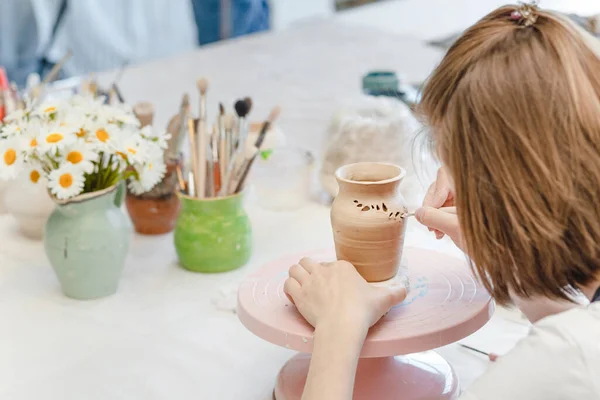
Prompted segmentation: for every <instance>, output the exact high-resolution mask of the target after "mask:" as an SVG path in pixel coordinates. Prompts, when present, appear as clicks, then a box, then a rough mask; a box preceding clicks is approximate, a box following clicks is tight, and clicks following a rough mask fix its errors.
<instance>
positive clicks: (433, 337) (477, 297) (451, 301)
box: [238, 247, 494, 357]
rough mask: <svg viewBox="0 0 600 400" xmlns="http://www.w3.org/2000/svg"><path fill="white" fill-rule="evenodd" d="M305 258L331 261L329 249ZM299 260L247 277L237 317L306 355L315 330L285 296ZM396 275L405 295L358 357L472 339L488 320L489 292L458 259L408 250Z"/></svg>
mask: <svg viewBox="0 0 600 400" xmlns="http://www.w3.org/2000/svg"><path fill="white" fill-rule="evenodd" d="M307 256H309V257H312V258H313V259H315V260H317V261H332V260H335V252H334V251H332V250H328V251H318V252H313V253H311V254H307ZM301 257H302V256H301V255H300V256H289V257H285V258H282V259H279V260H277V261H275V262H272V263H270V264H269V265H267V266H265V267H264V268H262V269H260V270H259V271H258V272H256V273H255V274H253V275H251V276H250V277H249V278H248V279H247V280H246V281H245V282H244V283H243V284H242V285H241V287H240V290H239V294H238V315H239V317H240V320H241V321H242V323H243V324H244V325H245V326H246V327H247V328H248V329H249V330H250V331H252V332H253V333H254V334H255V335H257V336H259V337H261V338H263V339H265V340H267V341H269V342H271V343H274V344H276V345H279V346H283V347H287V348H290V349H294V350H297V351H299V352H302V353H310V352H311V350H312V337H313V328H312V327H311V326H310V325H309V324H308V323H307V322H306V321H305V320H304V318H303V317H302V316H301V315H300V314H299V313H298V311H297V310H296V307H295V306H294V305H293V304H292V303H291V302H290V301H289V300H288V298H287V297H286V295H285V294H284V293H283V283H284V282H285V279H286V278H287V276H288V269H289V267H290V266H291V265H293V264H295V263H297V262H298V261H299V259H300V258H301ZM400 274H407V275H408V278H409V282H410V290H409V294H408V297H407V298H406V300H405V301H404V302H403V303H402V304H399V305H397V306H395V307H394V308H392V309H391V310H390V312H389V313H388V314H387V315H385V316H384V317H383V318H382V319H381V320H380V321H379V322H378V323H377V324H376V325H375V326H374V327H373V328H371V330H370V331H369V335H368V336H367V340H366V341H365V344H364V347H363V351H362V355H361V356H362V357H384V356H392V355H401V354H411V353H416V352H420V351H425V350H431V349H435V348H438V347H441V346H444V345H447V344H450V343H453V342H456V341H458V340H460V339H463V338H464V337H466V336H468V335H470V334H471V333H473V332H475V331H476V330H478V329H479V328H481V327H482V326H483V325H485V323H486V322H487V321H488V320H489V319H490V317H491V316H492V313H493V310H494V304H493V302H492V301H491V298H490V296H489V294H488V293H487V292H486V291H485V290H484V289H483V288H482V287H481V286H480V285H479V284H478V283H477V282H476V281H475V279H474V278H473V276H472V275H471V273H470V271H469V268H468V267H467V265H466V262H465V261H464V260H461V259H460V258H456V257H452V256H448V255H445V254H442V253H438V252H434V251H430V250H424V249H417V248H411V247H406V248H405V249H404V254H403V267H402V268H401V270H400Z"/></svg>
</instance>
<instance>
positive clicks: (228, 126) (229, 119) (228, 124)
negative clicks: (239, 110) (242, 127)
mask: <svg viewBox="0 0 600 400" xmlns="http://www.w3.org/2000/svg"><path fill="white" fill-rule="evenodd" d="M223 127H224V128H225V130H226V131H231V130H233V115H231V114H227V115H225V117H224V118H223Z"/></svg>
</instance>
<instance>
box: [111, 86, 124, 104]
mask: <svg viewBox="0 0 600 400" xmlns="http://www.w3.org/2000/svg"><path fill="white" fill-rule="evenodd" d="M110 91H111V93H114V95H115V96H116V97H117V100H119V103H125V98H124V97H123V94H122V93H121V90H119V87H118V86H117V83H116V82H113V84H112V85H111V87H110Z"/></svg>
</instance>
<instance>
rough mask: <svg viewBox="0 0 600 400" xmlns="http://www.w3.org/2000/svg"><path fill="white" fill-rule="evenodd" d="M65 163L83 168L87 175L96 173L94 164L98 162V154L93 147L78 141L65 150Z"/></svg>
mask: <svg viewBox="0 0 600 400" xmlns="http://www.w3.org/2000/svg"><path fill="white" fill-rule="evenodd" d="M63 154H64V159H65V161H67V162H69V163H71V164H73V165H76V166H77V167H79V168H81V169H82V170H83V172H85V173H86V174H91V173H92V172H94V168H95V166H94V162H97V161H98V153H97V152H96V151H95V150H94V148H93V146H92V145H90V144H88V143H85V142H83V141H79V140H78V141H77V142H75V144H73V145H72V146H69V147H67V148H65V149H64V152H63Z"/></svg>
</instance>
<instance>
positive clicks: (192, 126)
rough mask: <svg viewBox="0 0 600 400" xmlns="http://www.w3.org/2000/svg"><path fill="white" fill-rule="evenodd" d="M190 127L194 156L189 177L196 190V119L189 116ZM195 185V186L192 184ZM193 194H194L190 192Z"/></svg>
mask: <svg viewBox="0 0 600 400" xmlns="http://www.w3.org/2000/svg"><path fill="white" fill-rule="evenodd" d="M187 127H188V137H189V138H190V149H191V151H190V154H191V156H192V171H190V174H191V175H190V176H191V179H189V178H188V186H189V187H190V188H194V189H195V190H194V192H195V191H196V190H197V188H198V185H197V184H196V183H197V181H198V161H199V160H198V154H197V153H196V151H194V150H195V149H196V148H197V147H196V124H195V123H194V120H193V119H191V118H189V119H188V120H187ZM192 185H193V186H192ZM190 196H192V194H190Z"/></svg>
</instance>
